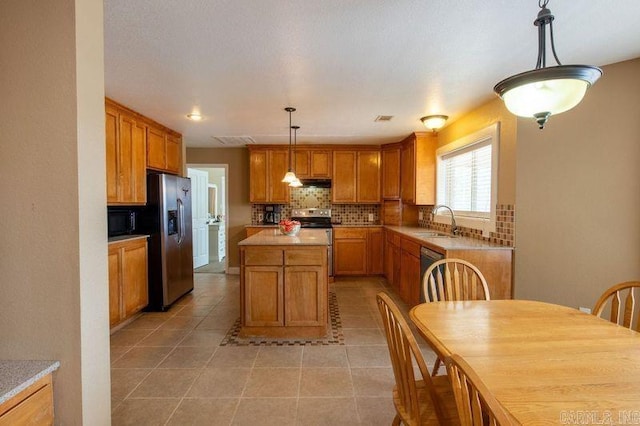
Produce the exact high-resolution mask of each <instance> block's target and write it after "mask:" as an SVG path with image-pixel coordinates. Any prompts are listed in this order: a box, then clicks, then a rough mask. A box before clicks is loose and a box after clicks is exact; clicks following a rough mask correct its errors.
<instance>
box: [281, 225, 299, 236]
mask: <svg viewBox="0 0 640 426" xmlns="http://www.w3.org/2000/svg"><path fill="white" fill-rule="evenodd" d="M278 228H280V233H281V234H283V235H288V236H290V237H294V236H296V235H298V233H299V232H300V223H297V222H296V223H291V222H290V223H279V224H278Z"/></svg>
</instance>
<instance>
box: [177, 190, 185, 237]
mask: <svg viewBox="0 0 640 426" xmlns="http://www.w3.org/2000/svg"><path fill="white" fill-rule="evenodd" d="M177 201H178V244H182V241H183V240H184V204H183V203H182V200H181V199H180V198H178V200H177Z"/></svg>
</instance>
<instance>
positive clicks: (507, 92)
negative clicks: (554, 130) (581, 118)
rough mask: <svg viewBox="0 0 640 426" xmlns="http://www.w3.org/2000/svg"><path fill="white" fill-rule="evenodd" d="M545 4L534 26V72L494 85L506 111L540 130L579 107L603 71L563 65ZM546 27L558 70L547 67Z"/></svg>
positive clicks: (542, 2)
mask: <svg viewBox="0 0 640 426" xmlns="http://www.w3.org/2000/svg"><path fill="white" fill-rule="evenodd" d="M548 3H549V1H548V0H541V1H539V6H540V9H541V10H540V12H539V13H538V17H537V19H536V20H535V21H534V25H535V26H537V27H538V62H537V64H536V68H535V69H533V70H531V71H526V72H523V73H520V74H516V75H514V76H511V77H508V78H506V79H504V80H502V81H501V82H499V83H498V84H496V85H495V87H494V88H493V90H494V91H495V92H496V94H497V95H498V96H500V97H501V98H502V99H503V100H504V103H505V106H506V107H507V109H508V110H509V111H511V112H512V113H513V114H515V115H517V116H519V117H533V118H534V119H535V120H536V121H537V122H538V125H539V126H540V128H541V129H542V128H543V127H544V125H545V123H546V122H547V120H548V118H549V117H550V116H551V115H553V114H560V113H562V112H565V111H568V110H570V109H571V108H573V107H575V106H576V105H578V104H579V103H580V101H581V100H582V98H583V97H584V95H585V93H586V92H587V89H588V88H589V87H591V85H592V84H594V83H595V82H596V81H597V80H598V79H599V78H600V76H602V70H601V69H600V68H598V67H594V66H591V65H562V64H561V63H560V61H559V60H558V56H557V55H556V49H555V45H554V40H553V24H552V22H553V20H554V16H553V15H552V14H551V11H550V10H549V9H547V7H546V6H547V4H548ZM547 25H548V26H549V30H550V31H549V35H550V39H551V50H552V52H553V57H554V58H555V60H556V63H557V64H558V65H557V66H552V67H547V66H546V42H547V40H546V26H547Z"/></svg>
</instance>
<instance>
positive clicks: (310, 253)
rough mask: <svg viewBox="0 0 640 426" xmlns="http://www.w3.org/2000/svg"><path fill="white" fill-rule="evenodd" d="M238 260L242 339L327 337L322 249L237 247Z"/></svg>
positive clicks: (324, 268) (323, 250)
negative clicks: (239, 260) (239, 262)
mask: <svg viewBox="0 0 640 426" xmlns="http://www.w3.org/2000/svg"><path fill="white" fill-rule="evenodd" d="M240 259H241V267H240V297H241V311H242V312H241V320H242V330H241V334H242V335H249V336H251V335H253V336H272V337H287V336H288V337H303V336H310V337H311V336H316V337H317V336H324V335H325V334H326V331H327V323H328V319H329V316H328V315H329V314H328V309H329V307H328V273H327V248H326V246H320V247H313V246H308V247H292V246H249V247H241V249H240Z"/></svg>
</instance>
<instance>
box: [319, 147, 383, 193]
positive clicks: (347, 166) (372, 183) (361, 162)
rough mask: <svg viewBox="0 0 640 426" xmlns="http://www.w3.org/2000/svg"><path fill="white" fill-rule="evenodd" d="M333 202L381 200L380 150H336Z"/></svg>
mask: <svg viewBox="0 0 640 426" xmlns="http://www.w3.org/2000/svg"><path fill="white" fill-rule="evenodd" d="M331 201H332V202H333V203H379V202H380V151H379V150H362V151H334V152H333V182H332V189H331Z"/></svg>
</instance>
